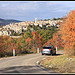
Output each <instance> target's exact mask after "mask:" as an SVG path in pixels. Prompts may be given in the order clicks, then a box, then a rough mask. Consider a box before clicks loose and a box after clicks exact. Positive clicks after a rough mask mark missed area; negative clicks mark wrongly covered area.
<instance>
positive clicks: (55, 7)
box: [0, 1, 75, 21]
mask: <svg viewBox="0 0 75 75" xmlns="http://www.w3.org/2000/svg"><path fill="white" fill-rule="evenodd" d="M71 10H75V1H0V18H2V19H15V20H20V21H34V20H35V18H37V20H41V19H42V20H44V19H52V18H54V17H55V18H58V17H59V18H61V17H63V16H66V15H68V13H69V12H70V11H71Z"/></svg>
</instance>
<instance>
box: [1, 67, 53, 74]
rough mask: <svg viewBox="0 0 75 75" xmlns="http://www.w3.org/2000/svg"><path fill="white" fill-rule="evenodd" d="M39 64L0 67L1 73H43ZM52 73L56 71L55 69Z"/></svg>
mask: <svg viewBox="0 0 75 75" xmlns="http://www.w3.org/2000/svg"><path fill="white" fill-rule="evenodd" d="M43 71H44V70H41V69H40V68H39V66H13V67H8V68H4V69H0V73H2V74H3V73H12V74H13V73H43ZM51 73H54V72H53V71H52V72H51Z"/></svg>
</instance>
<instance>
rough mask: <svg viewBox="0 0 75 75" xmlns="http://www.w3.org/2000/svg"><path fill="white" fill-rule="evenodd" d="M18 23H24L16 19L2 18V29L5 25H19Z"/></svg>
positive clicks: (0, 20)
mask: <svg viewBox="0 0 75 75" xmlns="http://www.w3.org/2000/svg"><path fill="white" fill-rule="evenodd" d="M18 22H22V21H19V20H14V19H2V18H0V27H1V25H3V26H5V25H7V24H10V23H18Z"/></svg>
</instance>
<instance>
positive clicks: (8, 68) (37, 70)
mask: <svg viewBox="0 0 75 75" xmlns="http://www.w3.org/2000/svg"><path fill="white" fill-rule="evenodd" d="M60 54H62V52H61V51H57V55H60ZM57 55H56V56H57ZM47 57H53V56H50V55H43V56H42V55H41V53H36V54H28V55H23V56H13V57H8V58H3V59H0V74H10V73H11V74H52V73H53V74H56V72H55V71H53V70H49V69H46V68H44V67H42V66H40V65H39V64H38V63H39V62H40V61H41V60H44V59H46V58H47Z"/></svg>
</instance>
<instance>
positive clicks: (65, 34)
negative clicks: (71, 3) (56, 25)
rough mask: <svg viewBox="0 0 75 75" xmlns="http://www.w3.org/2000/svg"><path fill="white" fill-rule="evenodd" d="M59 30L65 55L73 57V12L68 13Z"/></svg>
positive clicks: (74, 41) (74, 39)
mask: <svg viewBox="0 0 75 75" xmlns="http://www.w3.org/2000/svg"><path fill="white" fill-rule="evenodd" d="M60 30H61V34H62V39H63V40H64V44H65V48H64V49H65V53H67V54H68V55H75V10H72V11H70V13H69V14H68V16H67V19H65V20H64V22H63V24H62V25H61V26H60Z"/></svg>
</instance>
